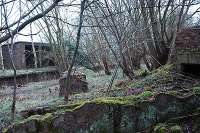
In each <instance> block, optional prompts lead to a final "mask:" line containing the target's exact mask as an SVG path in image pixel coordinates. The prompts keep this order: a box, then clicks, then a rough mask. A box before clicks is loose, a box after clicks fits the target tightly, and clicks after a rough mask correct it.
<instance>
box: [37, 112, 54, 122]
mask: <svg viewBox="0 0 200 133" xmlns="http://www.w3.org/2000/svg"><path fill="white" fill-rule="evenodd" d="M53 117H54V116H53V114H52V113H46V114H45V115H43V116H42V117H41V118H40V119H39V121H40V122H47V123H49V122H50V121H51V120H52V118H53Z"/></svg>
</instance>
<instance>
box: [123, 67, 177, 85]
mask: <svg viewBox="0 0 200 133" xmlns="http://www.w3.org/2000/svg"><path fill="white" fill-rule="evenodd" d="M173 69H174V65H172V64H167V65H164V66H162V67H160V68H158V69H156V70H154V71H152V72H149V74H148V75H147V76H146V77H145V78H144V79H142V80H139V81H137V82H130V83H127V86H128V88H133V87H153V85H155V84H156V83H159V84H165V83H168V82H172V81H173V75H172V71H173Z"/></svg>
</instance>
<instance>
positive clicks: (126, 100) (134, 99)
mask: <svg viewBox="0 0 200 133" xmlns="http://www.w3.org/2000/svg"><path fill="white" fill-rule="evenodd" d="M152 96H153V93H152V92H151V91H145V92H143V93H142V94H139V95H132V96H126V97H104V98H98V99H95V100H94V101H93V102H95V103H97V104H111V105H112V104H113V105H114V104H119V105H123V104H124V105H134V104H135V105H136V104H137V103H139V102H142V101H144V100H147V99H148V98H150V97H152Z"/></svg>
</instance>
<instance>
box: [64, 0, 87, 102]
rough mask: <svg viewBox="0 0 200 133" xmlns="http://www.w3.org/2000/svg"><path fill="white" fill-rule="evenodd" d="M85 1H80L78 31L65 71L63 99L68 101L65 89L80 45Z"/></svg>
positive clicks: (68, 84) (68, 85)
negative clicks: (66, 70)
mask: <svg viewBox="0 0 200 133" xmlns="http://www.w3.org/2000/svg"><path fill="white" fill-rule="evenodd" d="M85 2H86V0H83V1H81V11H80V19H79V27H78V32H77V36H76V48H75V51H74V55H73V58H72V62H71V64H70V66H69V69H68V72H67V79H66V83H67V88H66V89H65V90H64V96H65V101H68V95H69V94H68V92H67V90H69V89H68V88H69V87H70V79H71V72H72V68H73V66H74V63H75V60H76V55H77V53H78V48H79V45H80V37H81V28H82V24H83V12H84V8H85Z"/></svg>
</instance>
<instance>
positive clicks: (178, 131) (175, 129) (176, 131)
mask: <svg viewBox="0 0 200 133" xmlns="http://www.w3.org/2000/svg"><path fill="white" fill-rule="evenodd" d="M170 131H171V133H182V132H183V130H182V128H181V127H180V126H178V125H175V126H172V127H171V128H170Z"/></svg>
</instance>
